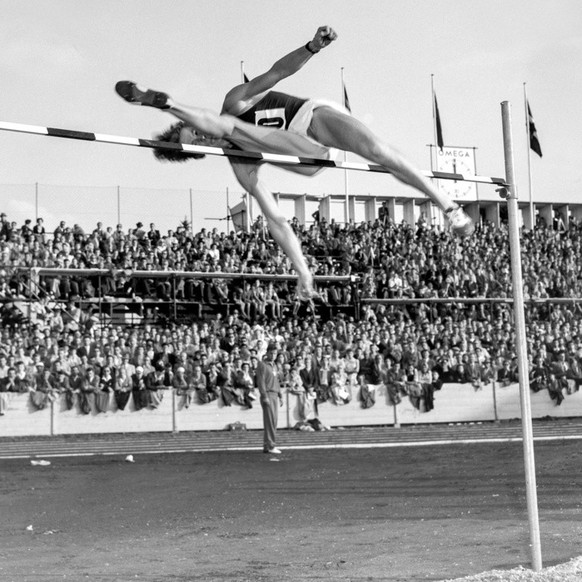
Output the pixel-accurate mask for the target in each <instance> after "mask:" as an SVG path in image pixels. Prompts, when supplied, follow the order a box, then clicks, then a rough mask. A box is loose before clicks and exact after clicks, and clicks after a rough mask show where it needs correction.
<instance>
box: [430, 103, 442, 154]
mask: <svg viewBox="0 0 582 582" xmlns="http://www.w3.org/2000/svg"><path fill="white" fill-rule="evenodd" d="M432 95H433V98H434V123H435V126H436V140H437V146H438V147H439V149H440V150H442V149H443V146H444V141H443V128H442V126H441V116H440V113H439V104H438V103H437V98H436V94H435V93H434V92H433V94H432Z"/></svg>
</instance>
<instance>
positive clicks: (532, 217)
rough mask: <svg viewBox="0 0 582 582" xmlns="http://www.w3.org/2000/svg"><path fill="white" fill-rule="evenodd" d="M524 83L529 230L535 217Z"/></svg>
mask: <svg viewBox="0 0 582 582" xmlns="http://www.w3.org/2000/svg"><path fill="white" fill-rule="evenodd" d="M525 85H526V84H525V83H524V84H523V100H524V104H523V107H524V111H525V131H526V136H527V144H526V150H527V176H528V187H529V215H530V219H529V222H530V228H531V229H533V228H534V226H535V215H534V203H533V185H532V177H531V151H530V150H531V147H530V144H531V135H530V130H529V115H528V101H527V92H526V89H525Z"/></svg>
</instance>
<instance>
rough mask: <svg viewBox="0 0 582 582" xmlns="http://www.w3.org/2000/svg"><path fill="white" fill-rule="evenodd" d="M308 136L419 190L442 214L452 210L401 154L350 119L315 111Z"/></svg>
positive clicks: (334, 112)
mask: <svg viewBox="0 0 582 582" xmlns="http://www.w3.org/2000/svg"><path fill="white" fill-rule="evenodd" d="M309 135H310V136H311V137H312V138H313V139H315V140H317V141H318V142H319V143H322V144H323V145H326V146H329V147H334V148H337V149H340V150H344V151H348V152H353V153H355V154H357V155H359V156H362V157H363V158H365V159H366V160H369V161H371V162H374V163H375V164H378V165H380V166H382V167H383V168H385V169H386V170H388V171H389V172H390V173H391V174H392V175H393V176H394V177H395V178H398V180H400V181H401V182H404V183H405V184H407V185H409V186H412V187H413V188H416V189H417V190H420V191H421V192H422V193H423V194H425V195H426V196H428V197H429V198H430V199H431V200H433V201H434V202H435V204H437V205H438V206H439V207H440V208H441V210H443V211H446V210H448V209H449V208H451V207H452V206H454V203H453V202H452V200H451V199H450V198H449V197H448V196H444V195H442V194H440V193H439V191H438V190H437V189H436V188H434V187H433V186H432V184H431V183H430V182H429V180H428V179H427V178H425V177H424V176H423V175H422V174H421V173H420V171H418V170H417V169H416V168H415V167H414V166H413V165H412V164H410V163H409V162H408V161H407V160H405V159H404V158H403V157H402V155H401V154H400V153H398V152H397V151H396V150H395V149H394V148H393V147H392V146H390V145H388V144H387V143H386V142H384V141H383V140H381V139H380V138H379V137H378V136H377V135H375V134H374V133H373V132H372V131H371V130H370V128H368V127H367V126H366V125H364V124H363V123H362V122H361V121H359V120H358V119H356V118H354V117H352V116H351V115H347V114H345V113H342V112H341V111H338V110H337V109H334V108H333V107H317V108H316V109H315V111H314V112H313V119H312V121H311V125H310V126H309Z"/></svg>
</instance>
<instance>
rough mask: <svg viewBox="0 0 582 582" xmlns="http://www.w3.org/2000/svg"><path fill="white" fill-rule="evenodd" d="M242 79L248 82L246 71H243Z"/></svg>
mask: <svg viewBox="0 0 582 582" xmlns="http://www.w3.org/2000/svg"><path fill="white" fill-rule="evenodd" d="M243 80H244V82H245V83H248V82H249V78H248V77H247V74H246V73H243Z"/></svg>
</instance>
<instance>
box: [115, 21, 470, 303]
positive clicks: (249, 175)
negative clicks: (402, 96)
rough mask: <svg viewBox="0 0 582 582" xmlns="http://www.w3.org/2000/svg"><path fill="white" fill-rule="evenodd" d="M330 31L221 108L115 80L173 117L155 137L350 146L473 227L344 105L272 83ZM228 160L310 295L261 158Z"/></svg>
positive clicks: (280, 150) (324, 42) (172, 156)
mask: <svg viewBox="0 0 582 582" xmlns="http://www.w3.org/2000/svg"><path fill="white" fill-rule="evenodd" d="M336 38H337V34H336V32H335V31H334V30H333V29H332V28H330V27H329V26H322V27H320V28H319V29H318V30H317V32H316V33H315V36H314V37H313V40H310V41H309V42H308V43H307V44H306V45H304V46H301V47H299V48H298V49H295V50H294V51H292V52H290V53H289V54H287V55H285V56H284V57H283V58H281V59H279V60H278V61H277V62H276V63H275V64H274V65H273V66H272V67H271V68H270V69H269V70H268V71H267V72H266V73H263V74H262V75H259V76H258V77H255V78H254V79H252V80H250V81H249V82H247V83H243V84H241V85H237V86H236V87H234V88H233V89H231V90H230V91H229V92H228V93H227V95H226V97H225V98H224V102H223V104H222V112H221V113H220V114H217V113H215V112H213V111H211V110H208V109H201V108H197V107H191V106H183V105H179V104H177V103H175V102H174V101H173V100H172V98H171V97H170V96H169V95H167V94H166V93H163V92H161V91H154V90H151V89H145V88H142V87H140V86H138V85H136V84H135V83H133V82H131V81H119V82H118V83H117V85H116V87H115V89H116V91H117V93H118V94H119V95H120V96H121V97H122V98H123V99H125V100H126V101H128V102H129V103H132V104H136V105H146V106H150V107H155V108H158V109H161V110H163V111H166V112H168V113H170V114H171V115H173V116H174V117H176V118H178V119H179V120H180V121H179V122H178V123H176V124H174V125H172V126H171V127H170V128H169V129H168V130H167V131H166V132H164V133H163V134H161V135H159V136H158V137H157V139H159V140H161V141H168V142H173V143H183V144H194V145H208V146H216V147H229V146H232V145H234V146H235V147H238V148H241V149H243V150H247V151H252V152H265V153H275V154H285V155H293V156H300V157H308V158H324V159H330V158H331V156H332V152H331V149H332V148H335V149H339V150H344V151H348V152H353V153H355V154H357V155H359V156H361V157H363V158H364V159H366V160H369V161H370V162H373V163H375V164H378V165H379V166H382V167H383V168H385V169H386V170H387V171H388V172H390V173H391V174H393V175H394V176H395V177H396V178H397V179H398V180H400V181H401V182H403V183H405V184H407V185H409V186H412V187H413V188H416V189H417V190H419V191H420V192H422V193H423V194H425V195H426V196H428V197H429V198H430V199H431V200H432V201H433V202H434V203H435V204H436V205H437V206H438V207H439V208H440V209H441V210H442V211H443V212H444V213H445V215H446V216H447V218H448V219H449V221H450V223H451V228H452V230H453V231H454V232H455V233H457V234H458V235H460V236H469V235H470V234H472V233H473V231H474V225H473V221H472V220H471V219H470V218H469V216H467V215H466V214H465V213H464V212H463V210H462V209H461V208H460V207H459V206H458V205H457V204H456V203H455V202H453V200H452V199H451V198H449V197H448V196H447V195H445V194H443V193H440V192H439V191H438V190H437V189H436V188H435V187H434V186H433V185H432V184H431V182H430V181H429V180H428V179H427V178H425V177H424V176H423V174H422V173H421V172H420V171H419V170H417V169H416V168H415V167H414V166H413V165H411V164H410V163H409V162H408V161H406V160H405V159H404V158H403V157H402V156H401V155H400V154H399V153H398V152H397V151H396V150H395V149H394V148H393V147H392V146H390V145H389V144H387V143H386V142H385V141H383V140H382V139H380V138H379V137H378V136H376V135H375V134H374V133H373V132H372V131H371V130H370V129H369V128H368V127H367V126H366V125H364V124H363V123H362V122H361V121H358V120H357V119H356V118H355V117H353V116H352V115H351V114H350V113H349V112H348V111H347V110H346V109H345V108H343V107H341V106H339V105H336V104H334V103H331V102H328V101H323V100H317V99H301V98H298V97H294V96H291V95H287V94H285V93H280V92H277V91H273V90H272V89H273V87H274V86H275V85H276V84H277V83H278V82H279V81H281V80H283V79H285V78H287V77H289V76H291V75H293V74H295V73H296V72H297V71H299V69H301V68H302V67H303V66H304V65H305V64H306V63H307V61H309V60H310V59H311V58H312V57H313V55H315V54H317V53H318V52H319V51H320V50H322V49H323V48H325V47H327V46H328V45H329V44H330V43H331V42H333V41H334V40H336ZM155 154H156V157H158V159H163V160H169V161H186V160H188V159H192V158H201V157H204V156H203V155H201V154H191V153H187V152H184V151H180V150H161V149H160V150H157V151H156V152H155ZM229 161H230V163H231V165H232V168H233V170H234V173H235V175H236V177H237V179H238V181H239V183H240V185H241V186H242V187H243V188H244V189H245V191H247V192H248V193H249V194H251V195H252V196H253V197H254V198H255V199H256V200H257V202H258V203H259V206H260V207H261V211H262V212H263V214H264V216H265V218H266V219H267V223H268V226H269V230H270V232H271V235H272V236H273V238H274V239H275V240H276V241H277V243H278V244H279V245H280V246H281V248H282V249H283V251H284V252H285V253H286V255H287V256H288V257H289V259H290V260H291V262H292V264H293V266H294V267H295V270H296V271H297V275H298V279H299V281H298V294H299V295H300V296H302V297H307V298H309V297H311V296H313V294H314V291H313V276H312V274H311V272H310V271H309V268H308V266H307V262H306V260H305V257H304V256H303V254H302V252H301V245H300V243H299V241H298V239H297V237H296V236H295V234H294V233H293V231H292V229H291V227H290V226H289V224H288V222H287V220H286V219H285V217H284V216H283V214H282V213H281V211H280V210H279V208H278V206H277V203H276V201H275V198H274V196H273V194H272V192H271V191H270V190H269V189H268V188H267V187H266V186H265V184H264V183H263V182H262V181H261V180H260V178H259V169H260V166H261V164H262V163H264V162H261V161H254V160H250V161H244V160H242V159H232V158H229ZM285 169H288V170H290V171H294V172H297V173H300V174H304V175H314V174H316V173H318V172H319V171H321V170H322V169H324V168H321V167H307V166H286V167H285Z"/></svg>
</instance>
